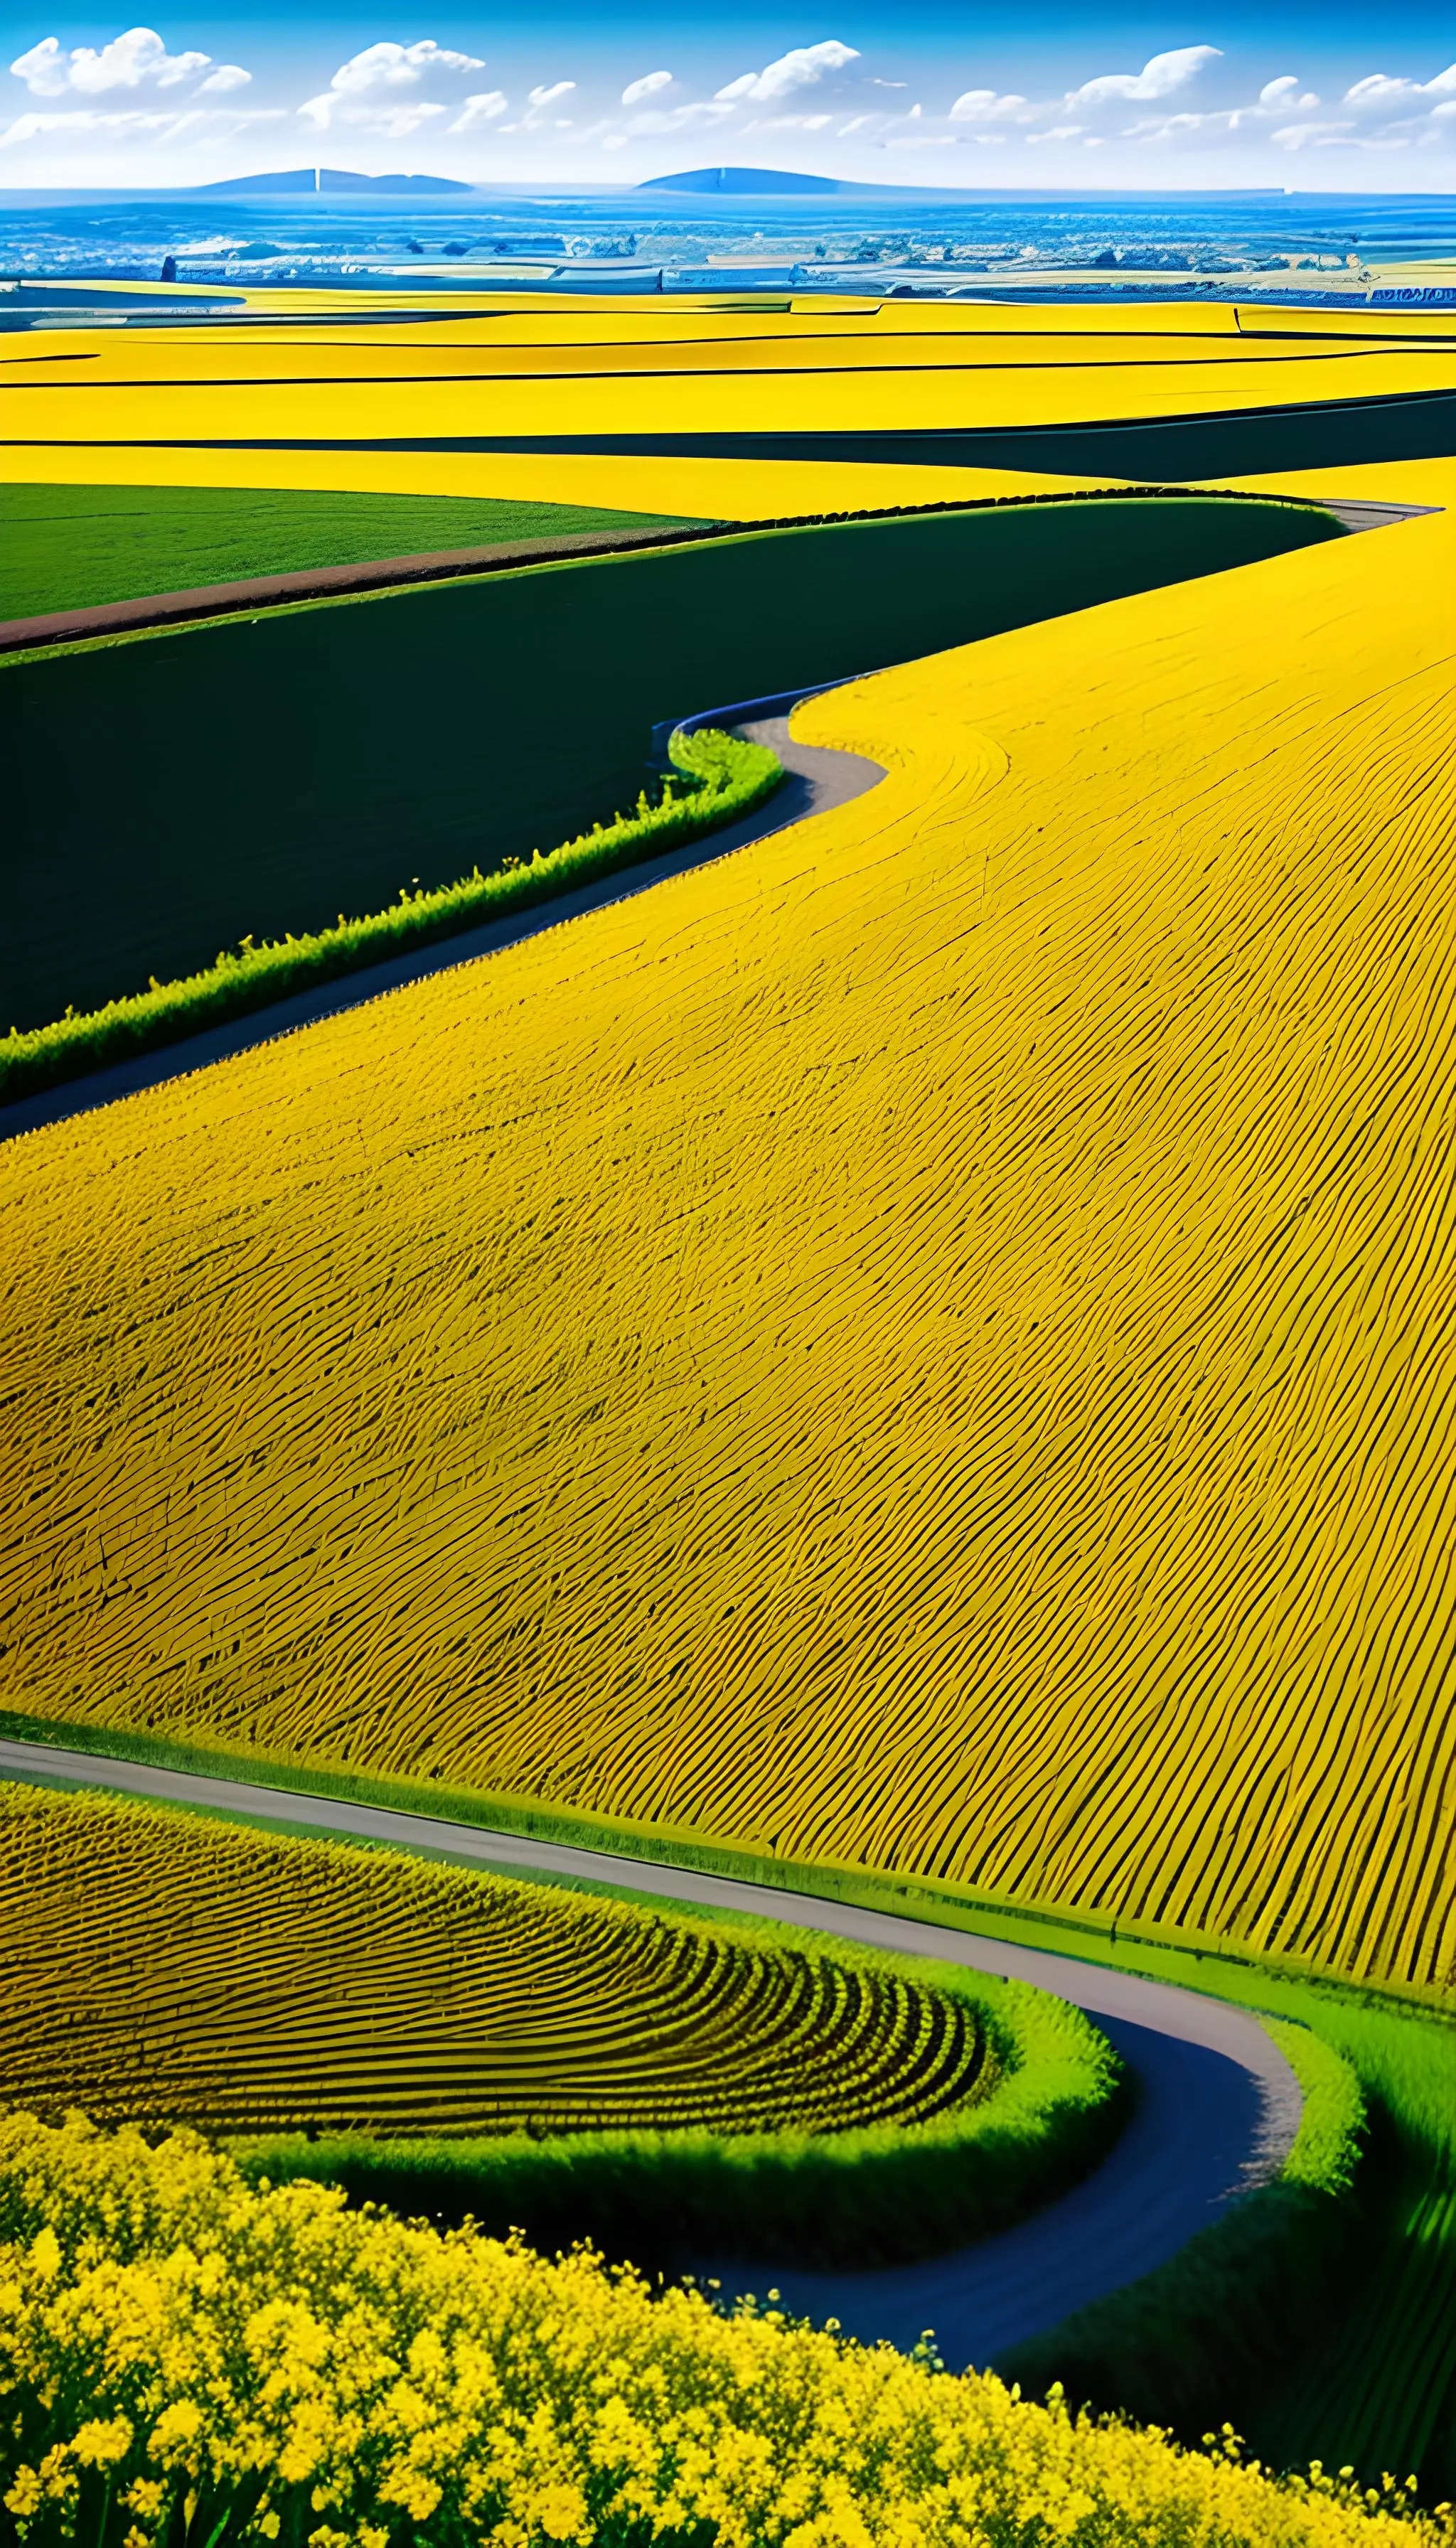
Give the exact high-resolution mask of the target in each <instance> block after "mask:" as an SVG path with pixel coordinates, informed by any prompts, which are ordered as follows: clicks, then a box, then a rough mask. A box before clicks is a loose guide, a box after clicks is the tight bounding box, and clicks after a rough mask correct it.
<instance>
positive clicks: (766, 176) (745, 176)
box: [635, 168, 865, 195]
mask: <svg viewBox="0 0 1456 2548" xmlns="http://www.w3.org/2000/svg"><path fill="white" fill-rule="evenodd" d="M635 192H636V193H637V194H639V195H650V194H665V195H863V194H864V193H865V187H863V186H847V185H846V184H844V183H843V181H842V180H841V179H840V178H838V177H804V176H801V175H800V174H799V171H798V170H797V169H796V168H689V169H688V170H687V171H686V172H685V174H684V175H683V176H681V177H644V179H643V180H642V183H641V184H640V185H639V186H638V187H637V188H636V189H635Z"/></svg>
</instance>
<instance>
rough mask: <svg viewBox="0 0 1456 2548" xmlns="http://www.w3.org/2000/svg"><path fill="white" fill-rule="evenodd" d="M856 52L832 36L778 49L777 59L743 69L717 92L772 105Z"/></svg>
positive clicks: (808, 85)
mask: <svg viewBox="0 0 1456 2548" xmlns="http://www.w3.org/2000/svg"><path fill="white" fill-rule="evenodd" d="M859 59H860V55H859V53H858V52H857V51H856V49H855V46H853V45H841V44H838V43H837V42H835V41H834V40H833V39H832V38H831V39H830V41H829V42H828V43H826V44H822V45H798V46H795V47H794V49H793V51H792V52H788V53H781V54H780V55H779V57H778V59H777V61H776V62H769V63H768V64H767V65H766V66H765V68H764V69H763V70H761V71H745V72H743V74H742V76H741V77H740V78H738V79H735V80H729V82H728V84H727V86H726V88H720V89H719V90H718V91H717V92H716V94H717V96H718V97H719V98H720V99H724V100H728V101H730V102H731V103H733V104H735V105H744V106H774V105H776V104H777V102H778V100H779V99H780V98H783V97H791V96H792V95H793V92H794V90H795V89H798V88H812V87H813V86H814V83H815V82H816V81H817V80H822V79H827V78H828V77H829V75H830V73H831V72H833V71H842V70H844V69H845V67H846V65H847V64H848V63H850V62H857V61H858V60H859Z"/></svg>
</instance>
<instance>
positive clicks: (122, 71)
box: [10, 27, 236, 97]
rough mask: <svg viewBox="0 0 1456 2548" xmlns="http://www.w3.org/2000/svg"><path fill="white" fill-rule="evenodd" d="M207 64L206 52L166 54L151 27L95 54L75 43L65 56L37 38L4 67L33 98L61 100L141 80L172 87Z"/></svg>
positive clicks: (133, 30) (130, 32) (118, 39)
mask: <svg viewBox="0 0 1456 2548" xmlns="http://www.w3.org/2000/svg"><path fill="white" fill-rule="evenodd" d="M211 60H212V54H211V53H169V52H168V50H167V48H166V46H165V45H164V44H163V43H162V40H161V38H160V36H159V35H158V34H157V33H156V30H155V29H154V28H153V27H130V28H129V29H128V30H127V33H126V34H125V35H124V36H116V37H114V38H113V39H112V42H111V43H110V44H109V45H103V46H102V48H101V50H100V52H99V53H98V52H96V51H94V50H93V48H92V47H91V46H89V45H79V46H77V47H76V49H75V51H74V52H72V53H70V54H65V53H62V51H61V48H60V46H59V45H58V44H57V42H56V40H55V38H54V36H46V37H43V39H42V41H41V43H40V44H39V45H33V46H31V49H30V51H29V52H28V53H22V54H21V55H20V57H19V59H18V60H16V61H13V62H12V63H11V65H10V67H11V70H12V71H13V72H14V74H15V77H16V78H17V79H23V80H24V81H25V83H26V86H27V87H28V88H29V89H30V91H31V94H32V96H33V97H61V96H63V95H64V93H65V91H66V90H67V89H80V90H81V91H82V92H83V93H84V94H86V95H87V96H91V97H98V96H102V95H104V93H105V92H106V90H108V89H113V88H140V86H141V85H142V83H143V81H146V80H150V81H154V82H155V85H156V86H157V87H158V88H176V87H177V86H179V84H180V83H181V82H182V81H183V80H187V79H192V78H193V77H194V76H195V75H196V73H197V72H198V71H205V70H206V69H207V67H208V64H209V62H210V61H211ZM233 85H234V86H235V85H236V83H235V82H234V83H233Z"/></svg>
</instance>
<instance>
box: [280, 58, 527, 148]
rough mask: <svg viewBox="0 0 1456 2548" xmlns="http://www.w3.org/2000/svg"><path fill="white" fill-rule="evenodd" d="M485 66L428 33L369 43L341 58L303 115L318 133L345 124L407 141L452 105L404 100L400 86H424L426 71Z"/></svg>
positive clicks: (302, 109)
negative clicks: (404, 40) (400, 41)
mask: <svg viewBox="0 0 1456 2548" xmlns="http://www.w3.org/2000/svg"><path fill="white" fill-rule="evenodd" d="M485 67H486V66H485V63H484V62H483V61H481V60H479V59H478V58H477V56H476V55H475V54H474V53H452V52H451V51H449V49H448V48H447V47H446V46H443V45H437V44H436V43H435V41H434V39H433V37H430V36H427V37H424V38H422V39H421V40H420V42H419V43H418V44H414V45H389V44H385V45H367V46H365V48H364V50H363V52H362V53H353V54H351V55H350V57H349V59H348V60H347V61H346V62H340V64H339V66H338V69H337V70H336V71H335V72H334V74H333V77H332V79H331V80H330V81H329V83H328V86H327V88H326V89H324V90H323V92H322V94H321V96H318V97H306V98H305V100H304V103H303V105H302V106H301V107H300V108H299V113H300V115H304V116H307V117H308V120H309V122H310V123H311V124H313V125H315V126H317V128H318V131H319V132H320V133H326V132H328V130H329V129H330V127H331V126H333V125H336V124H346V125H349V126H351V127H352V128H353V129H354V130H355V131H356V132H362V133H377V134H381V135H383V136H384V137H385V138H386V139H387V140H391V141H403V140H406V139H407V138H408V137H409V135H410V134H411V133H417V132H418V130H419V128H420V126H421V125H422V124H425V123H427V122H428V121H429V119H430V118H431V117H432V116H436V115H446V114H448V112H449V109H448V108H447V107H443V106H434V105H430V104H429V103H427V102H426V101H425V100H424V99H423V98H413V97H411V98H402V97H401V94H400V92H401V91H402V90H405V89H418V88H420V87H422V86H423V83H424V80H425V77H426V75H427V74H428V73H432V72H437V71H445V72H448V71H483V70H484V69H485Z"/></svg>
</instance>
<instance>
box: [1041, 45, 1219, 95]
mask: <svg viewBox="0 0 1456 2548" xmlns="http://www.w3.org/2000/svg"><path fill="white" fill-rule="evenodd" d="M1222 58H1223V56H1222V54H1221V53H1220V51H1219V48H1218V46H1216V45H1181V46H1179V47H1178V48H1177V50H1176V51H1175V52H1171V53H1154V54H1153V56H1152V58H1151V60H1150V61H1146V62H1144V63H1143V65H1142V68H1141V70H1140V71H1108V72H1105V73H1104V74H1103V76H1102V77H1101V78H1100V79H1090V80H1084V81H1083V83H1082V85H1081V87H1080V88H1074V89H1073V90H1072V91H1071V93H1070V95H1069V96H1068V98H1067V100H1066V103H1067V105H1068V106H1069V107H1090V106H1110V105H1114V104H1116V103H1117V102H1119V101H1120V100H1122V99H1125V98H1137V99H1141V98H1157V97H1171V96H1172V95H1173V92H1174V90H1175V89H1180V88H1186V87H1187V85H1188V82H1189V81H1190V80H1191V79H1195V78H1196V77H1197V75H1198V73H1199V72H1200V71H1201V70H1202V69H1203V67H1204V65H1205V63H1207V62H1217V61H1220V60H1222Z"/></svg>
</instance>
